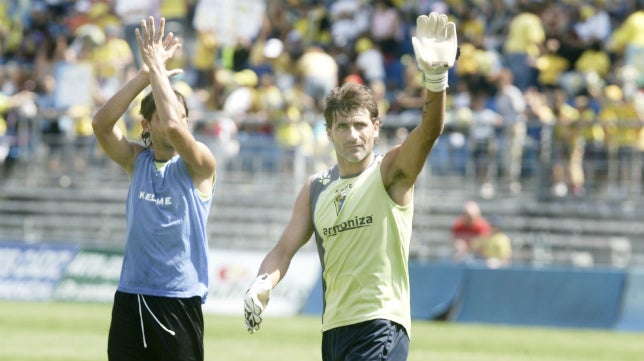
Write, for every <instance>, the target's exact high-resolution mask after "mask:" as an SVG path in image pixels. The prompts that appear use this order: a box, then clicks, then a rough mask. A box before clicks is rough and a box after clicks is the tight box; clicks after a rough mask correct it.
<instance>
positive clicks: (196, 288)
mask: <svg viewBox="0 0 644 361" xmlns="http://www.w3.org/2000/svg"><path fill="white" fill-rule="evenodd" d="M213 194H214V185H213V189H212V192H211V194H209V195H208V196H206V197H204V196H201V195H200V193H199V191H198V189H197V188H196V187H195V186H194V184H193V181H192V178H191V177H190V174H189V173H188V169H187V167H186V164H185V163H184V161H183V159H181V158H180V157H179V156H175V157H174V158H172V159H171V160H169V161H168V162H166V163H162V164H160V165H157V164H156V162H155V161H154V153H153V152H152V151H151V150H149V149H146V150H143V151H142V152H141V153H139V155H138V156H137V158H136V160H135V163H134V169H133V171H132V180H131V183H130V189H129V192H128V196H127V203H126V218H127V239H126V244H125V255H124V259H123V266H122V269H121V278H120V281H119V285H118V290H119V291H122V292H128V293H136V294H144V295H151V296H162V297H177V298H188V297H193V296H200V297H201V299H202V302H205V300H206V296H207V291H208V239H207V236H206V223H207V221H208V215H209V213H210V205H211V203H212V198H213V197H212V195H213Z"/></svg>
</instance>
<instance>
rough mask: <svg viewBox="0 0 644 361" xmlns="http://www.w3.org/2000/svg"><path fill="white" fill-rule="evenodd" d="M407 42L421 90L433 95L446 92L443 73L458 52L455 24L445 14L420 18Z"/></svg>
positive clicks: (421, 16) (444, 74) (444, 73)
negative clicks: (422, 83) (412, 35)
mask: <svg viewBox="0 0 644 361" xmlns="http://www.w3.org/2000/svg"><path fill="white" fill-rule="evenodd" d="M411 42H412V45H413V47H414V54H415V55H416V63H417V64H418V67H419V68H420V70H422V71H423V82H424V85H425V88H426V89H428V90H430V91H433V92H441V91H443V90H445V89H447V70H448V69H449V68H451V67H452V66H454V62H455V61H456V56H457V52H458V45H457V40H456V25H454V23H453V22H451V21H447V15H445V14H438V13H436V12H432V13H430V14H429V16H427V15H420V16H419V17H418V18H417V19H416V36H414V37H412V38H411Z"/></svg>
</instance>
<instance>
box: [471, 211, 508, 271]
mask: <svg viewBox="0 0 644 361" xmlns="http://www.w3.org/2000/svg"><path fill="white" fill-rule="evenodd" d="M472 251H473V252H474V254H475V257H476V258H478V259H481V260H483V261H484V262H485V265H486V266H488V267H490V268H499V267H503V266H507V265H509V264H510V262H511V261H512V242H511V240H510V237H509V236H508V235H507V234H506V233H505V232H504V231H503V224H502V223H501V220H500V219H499V218H498V217H491V218H490V234H488V235H486V236H480V237H476V238H474V239H473V240H472Z"/></svg>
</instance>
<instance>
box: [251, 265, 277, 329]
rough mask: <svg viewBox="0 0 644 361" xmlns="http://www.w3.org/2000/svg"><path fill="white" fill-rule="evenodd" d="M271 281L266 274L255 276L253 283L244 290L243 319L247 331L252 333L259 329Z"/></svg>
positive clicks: (271, 284) (269, 293)
mask: <svg viewBox="0 0 644 361" xmlns="http://www.w3.org/2000/svg"><path fill="white" fill-rule="evenodd" d="M272 288H273V283H272V282H271V279H270V277H269V276H268V274H266V273H265V274H263V275H260V276H257V278H256V279H255V281H254V282H253V284H252V285H251V286H250V288H249V289H248V291H246V297H245V298H244V319H245V322H246V328H247V329H248V332H249V333H251V334H253V333H255V331H257V330H259V325H260V324H261V323H262V312H264V309H265V308H266V306H267V305H268V300H269V299H270V298H271V289H272Z"/></svg>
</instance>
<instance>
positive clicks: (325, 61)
mask: <svg viewBox="0 0 644 361" xmlns="http://www.w3.org/2000/svg"><path fill="white" fill-rule="evenodd" d="M295 67H296V69H295V71H296V73H297V76H298V77H300V78H301V79H302V82H303V84H304V90H305V91H306V93H307V94H308V95H309V96H310V97H312V98H313V99H315V101H316V103H318V104H321V102H322V101H323V100H324V97H325V96H326V95H327V94H329V92H330V91H331V89H333V88H335V87H336V86H338V77H339V74H340V73H339V66H338V63H337V62H336V60H335V59H334V58H333V57H332V56H331V55H330V54H329V53H327V52H326V51H325V50H324V49H323V48H322V47H320V46H317V45H311V46H308V47H307V48H306V49H304V53H303V54H302V56H301V57H300V58H299V59H298V60H297V62H296V64H295Z"/></svg>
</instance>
